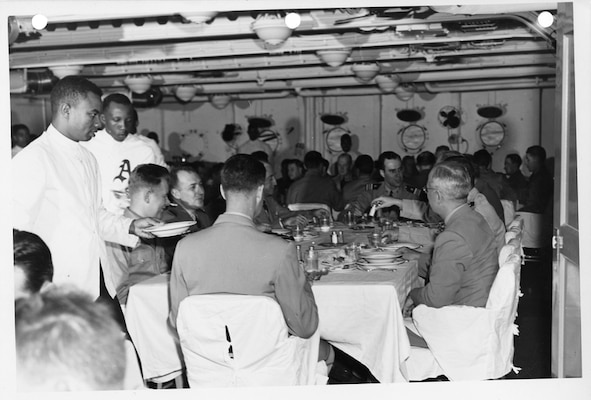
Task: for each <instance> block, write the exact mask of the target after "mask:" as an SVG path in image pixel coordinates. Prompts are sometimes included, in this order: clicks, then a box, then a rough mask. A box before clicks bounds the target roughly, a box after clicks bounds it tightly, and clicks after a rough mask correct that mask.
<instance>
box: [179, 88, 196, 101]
mask: <svg viewBox="0 0 591 400" xmlns="http://www.w3.org/2000/svg"><path fill="white" fill-rule="evenodd" d="M195 93H197V88H196V87H195V86H190V85H180V86H177V88H176V90H175V91H174V95H175V96H176V97H177V98H178V99H179V100H181V101H182V102H184V103H188V102H190V101H191V100H192V99H193V97H195Z"/></svg>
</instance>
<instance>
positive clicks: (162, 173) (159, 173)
mask: <svg viewBox="0 0 591 400" xmlns="http://www.w3.org/2000/svg"><path fill="white" fill-rule="evenodd" d="M169 181H170V173H169V172H168V170H167V169H166V168H164V167H163V166H161V165H156V164H140V165H138V166H137V167H135V168H134V169H133V171H131V176H130V178H129V188H128V190H129V194H130V195H132V194H133V193H136V192H137V191H138V190H140V189H142V188H149V189H152V188H155V187H157V186H159V185H160V184H161V183H162V182H169Z"/></svg>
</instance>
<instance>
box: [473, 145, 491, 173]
mask: <svg viewBox="0 0 591 400" xmlns="http://www.w3.org/2000/svg"><path fill="white" fill-rule="evenodd" d="M474 163H475V164H476V165H478V166H479V167H484V168H487V167H488V166H489V165H490V164H491V163H492V156H491V155H490V153H489V152H488V151H486V150H485V149H480V150H478V151H476V152H474Z"/></svg>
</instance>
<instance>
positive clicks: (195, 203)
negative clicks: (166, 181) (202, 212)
mask: <svg viewBox="0 0 591 400" xmlns="http://www.w3.org/2000/svg"><path fill="white" fill-rule="evenodd" d="M170 195H171V197H172V199H173V200H174V201H175V202H176V203H177V204H178V205H179V206H182V207H184V208H185V209H186V210H187V211H189V212H192V213H194V212H195V210H198V209H201V208H203V201H204V198H205V190H204V188H203V181H202V180H201V177H200V176H199V174H198V173H197V171H195V169H194V168H193V167H190V166H188V165H181V166H179V167H175V168H173V169H172V170H171V171H170Z"/></svg>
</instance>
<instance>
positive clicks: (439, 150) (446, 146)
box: [435, 144, 449, 153]
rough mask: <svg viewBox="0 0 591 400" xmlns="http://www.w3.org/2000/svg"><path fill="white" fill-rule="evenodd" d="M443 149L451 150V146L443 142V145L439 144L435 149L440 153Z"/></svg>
mask: <svg viewBox="0 0 591 400" xmlns="http://www.w3.org/2000/svg"><path fill="white" fill-rule="evenodd" d="M441 151H449V146H448V145H446V144H442V145H441V146H437V148H436V149H435V153H439V152H441Z"/></svg>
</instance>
